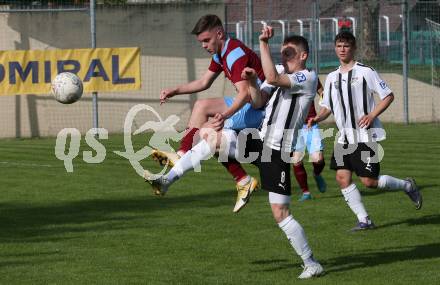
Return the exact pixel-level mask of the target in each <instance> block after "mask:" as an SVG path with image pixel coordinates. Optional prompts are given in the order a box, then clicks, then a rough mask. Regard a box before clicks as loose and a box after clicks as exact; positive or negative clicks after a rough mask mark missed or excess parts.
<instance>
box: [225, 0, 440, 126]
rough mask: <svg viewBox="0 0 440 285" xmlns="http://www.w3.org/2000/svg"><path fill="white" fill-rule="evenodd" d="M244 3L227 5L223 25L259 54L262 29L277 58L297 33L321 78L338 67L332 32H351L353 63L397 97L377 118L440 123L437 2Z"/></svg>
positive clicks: (439, 7)
mask: <svg viewBox="0 0 440 285" xmlns="http://www.w3.org/2000/svg"><path fill="white" fill-rule="evenodd" d="M247 2H248V3H246V1H238V0H230V1H226V3H227V4H226V14H225V15H226V23H227V27H228V32H229V34H230V35H231V36H232V37H237V38H240V39H241V40H243V41H245V42H246V43H247V44H248V45H253V46H254V48H255V49H256V50H258V44H257V40H258V35H259V31H260V30H261V25H262V24H263V23H268V24H271V25H272V26H273V27H274V29H275V33H276V37H275V39H274V43H275V44H273V47H272V48H273V54H274V55H276V54H278V53H277V52H276V51H277V50H278V49H279V46H280V44H281V41H282V39H283V37H284V36H285V35H287V34H298V35H302V36H304V37H306V38H307V39H308V40H309V43H310V44H311V47H312V56H311V57H310V60H309V65H310V67H314V68H315V69H317V70H318V71H319V72H320V74H322V77H325V74H327V73H328V72H330V71H332V70H334V69H335V68H337V66H338V65H339V63H338V59H337V57H336V55H335V52H334V42H333V41H334V38H335V36H336V34H337V33H338V32H340V31H341V30H348V31H351V32H352V33H353V34H354V35H355V36H356V39H357V44H358V52H357V55H356V59H357V60H358V61H361V62H363V63H365V64H368V65H371V66H373V67H374V68H375V69H377V70H378V71H379V72H380V73H381V74H382V76H383V77H384V78H385V80H386V81H387V82H388V83H389V84H390V85H391V86H392V87H393V90H394V93H395V95H396V100H395V102H394V103H393V105H392V106H391V108H390V110H389V111H387V112H386V113H384V114H383V116H382V118H383V119H384V120H386V121H394V122H417V121H436V122H438V121H440V115H439V111H440V89H439V87H440V84H439V79H440V78H439V69H440V67H439V65H440V56H439V53H440V45H439V44H438V37H436V35H437V34H436V32H433V30H436V29H437V30H438V24H436V23H439V22H440V1H416V0H408V1H404V0H393V1H374V0H373V1H361V0H358V1H350V0H344V1H330V0H327V1H324V0H321V1H319V0H304V1H282V0H271V1H258V0H254V1H247ZM249 2H252V5H251V6H249ZM249 11H252V13H249ZM425 19H429V21H430V22H428V21H427V20H425ZM251 22H252V23H253V24H252V28H251V29H249V28H248V27H249V26H250V23H251ZM427 23H433V24H431V25H430V26H429V25H428V24H427ZM404 24H406V25H404ZM404 27H406V31H407V32H405V29H404ZM430 27H432V28H431V29H430ZM436 27H437V28H436ZM249 30H252V31H253V32H252V34H250V33H249ZM406 54H407V57H405V55H406Z"/></svg>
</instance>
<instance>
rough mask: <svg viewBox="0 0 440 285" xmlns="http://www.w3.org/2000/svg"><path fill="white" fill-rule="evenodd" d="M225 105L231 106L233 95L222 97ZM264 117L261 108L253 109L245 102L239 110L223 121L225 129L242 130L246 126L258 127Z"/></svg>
mask: <svg viewBox="0 0 440 285" xmlns="http://www.w3.org/2000/svg"><path fill="white" fill-rule="evenodd" d="M224 99H225V103H226V106H228V108H229V107H231V105H232V103H233V102H234V98H233V97H224ZM263 118H264V110H263V109H254V108H252V106H251V104H249V103H246V105H244V106H243V107H242V108H241V109H240V110H238V111H237V112H236V113H235V114H234V115H232V116H231V117H230V118H229V119H227V120H226V121H225V126H224V128H225V129H231V130H243V129H246V128H255V129H256V128H259V127H260V125H261V122H262V121H263Z"/></svg>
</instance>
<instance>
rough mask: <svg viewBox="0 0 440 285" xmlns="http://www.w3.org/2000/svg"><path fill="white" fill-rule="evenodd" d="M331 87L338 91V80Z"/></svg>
mask: <svg viewBox="0 0 440 285" xmlns="http://www.w3.org/2000/svg"><path fill="white" fill-rule="evenodd" d="M333 86H335V89H339V81H338V80H336V81H334V82H333Z"/></svg>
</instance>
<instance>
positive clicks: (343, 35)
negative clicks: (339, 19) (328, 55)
mask: <svg viewBox="0 0 440 285" xmlns="http://www.w3.org/2000/svg"><path fill="white" fill-rule="evenodd" d="M336 42H346V43H349V44H350V45H351V46H352V47H356V38H355V37H354V36H353V34H352V33H350V32H347V31H344V32H340V33H339V34H337V35H336V37H335V44H336Z"/></svg>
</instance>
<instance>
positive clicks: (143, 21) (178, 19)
mask: <svg viewBox="0 0 440 285" xmlns="http://www.w3.org/2000/svg"><path fill="white" fill-rule="evenodd" d="M92 2H93V1H92ZM96 3H97V6H96V14H95V15H96V18H95V21H96V25H95V27H96V46H97V47H133V46H138V47H140V48H141V77H142V89H141V90H140V91H133V92H125V93H102V94H99V95H98V98H99V100H98V101H99V104H98V105H97V113H99V121H98V122H97V123H98V125H99V126H100V127H104V128H107V129H108V130H109V131H110V132H113V133H115V132H121V131H122V129H123V123H124V118H125V115H126V114H127V111H128V110H129V109H130V108H131V107H132V106H133V105H134V104H137V103H147V104H150V105H151V106H153V107H154V108H156V109H157V110H158V111H159V113H160V114H161V115H162V117H163V118H166V117H167V116H169V115H171V114H177V115H178V116H180V117H181V121H180V122H179V124H178V127H179V128H183V127H185V123H186V121H187V118H188V116H189V114H190V109H191V106H192V104H193V102H194V100H195V99H197V98H206V97H219V96H225V95H228V96H230V95H233V94H234V93H235V91H234V88H233V86H232V85H231V84H230V83H229V82H228V81H227V80H225V79H224V78H223V77H219V78H218V80H216V82H215V84H214V86H213V87H212V88H210V89H209V90H207V91H205V92H203V93H200V94H195V95H192V96H181V97H179V98H175V99H174V98H173V100H171V102H170V103H168V104H166V105H165V106H162V107H159V102H158V97H159V92H160V90H161V89H162V88H165V87H170V86H175V85H177V84H181V83H184V82H187V81H190V80H193V79H195V78H197V77H198V76H200V75H201V74H202V73H203V72H204V71H205V70H206V68H207V66H208V64H209V60H210V58H209V55H208V54H206V52H204V51H203V50H202V49H201V48H200V46H199V44H198V43H197V41H196V40H195V38H194V36H192V35H191V34H190V31H191V29H192V27H193V26H194V24H195V22H196V21H197V19H198V18H199V17H200V16H202V15H204V14H208V13H210V14H217V15H219V16H220V17H221V18H222V19H223V20H224V23H225V27H226V29H227V32H228V34H229V35H230V36H231V37H236V38H239V39H242V40H243V41H245V42H246V43H247V44H248V45H249V46H252V47H253V48H254V49H255V50H256V51H257V52H258V34H259V32H260V29H261V25H262V24H263V23H267V24H270V25H273V26H274V28H275V30H276V39H275V44H273V46H272V49H273V54H274V55H275V56H276V55H278V53H279V48H280V46H279V45H280V43H281V42H282V39H283V37H284V36H286V35H288V34H292V33H295V34H300V35H303V36H305V37H306V38H308V39H309V41H310V46H311V50H312V56H311V57H310V60H309V65H310V67H314V68H316V69H318V70H319V72H320V76H321V80H324V79H325V75H326V74H327V73H328V72H329V71H331V70H333V69H334V68H336V67H337V66H338V60H337V58H336V56H335V54H334V49H333V40H334V36H335V35H336V34H337V33H338V32H339V31H341V30H343V29H347V30H351V31H352V32H353V33H354V34H355V36H356V38H357V41H358V45H359V48H358V54H357V59H358V60H359V61H362V62H363V63H366V64H369V65H372V66H373V67H375V68H376V69H377V70H378V71H379V72H380V73H381V75H382V76H383V77H384V79H385V80H386V81H387V82H388V83H389V85H390V86H391V87H392V89H393V91H394V93H395V95H396V100H395V102H394V103H393V104H392V105H391V107H390V109H389V110H388V111H387V112H385V113H384V114H383V115H382V116H381V117H382V119H383V120H384V121H391V122H405V121H406V120H408V121H409V122H439V121H440V91H439V90H440V89H439V88H440V83H439V82H440V78H439V76H440V75H439V74H440V67H439V66H440V50H439V49H440V44H439V37H438V33H439V32H438V23H439V22H440V1H416V0H407V1H403V0H392V1H361V0H358V1H351V0H345V1H340V0H325V1H324V0H320V1H318V0H302V1H299V0H290V1H288V0H264V1H263V0H253V1H250V0H247V1H238V0H226V1H209V0H200V1H165V0H164V1H157V0H154V1H143V0H127V1H122V0H121V1H107V0H97V1H96ZM405 3H406V7H407V9H406V10H405V9H404V8H405ZM112 4H117V5H112ZM90 11H91V10H90V1H62V0H60V1H0V25H1V28H0V31H1V32H0V39H1V40H0V49H1V50H18V49H55V48H57V49H58V48H61V49H64V48H89V47H91V46H92V34H93V32H92V30H91V26H92V21H93V20H91V19H92V18H91V16H92V13H90ZM405 11H407V12H406V13H405ZM405 19H406V20H407V23H408V24H407V26H406V27H407V29H406V30H407V33H406V34H407V43H408V44H407V47H408V49H407V50H408V53H407V54H408V57H407V59H408V60H407V64H405V57H404V54H405V49H404V47H405V40H404V39H405V37H404V35H405V33H403V30H404V29H403V27H404V25H403V23H406V22H405ZM250 22H252V25H251V26H250V25H249V23H250ZM249 27H251V28H249ZM405 66H406V67H407V68H406V69H405ZM405 82H406V83H407V84H406V86H405ZM405 94H407V95H408V96H407V97H406V98H407V99H405V96H404V95H405ZM93 106H94V104H93V97H92V95H91V94H85V96H84V97H83V98H82V99H81V100H80V101H79V102H77V103H75V104H73V105H70V106H63V105H61V104H59V103H57V102H55V101H54V100H53V98H52V97H51V96H50V95H49V94H48V95H46V96H35V95H32V94H21V95H17V96H0V108H1V110H0V137H28V136H53V135H56V134H57V132H58V131H59V130H61V129H62V128H64V127H75V128H78V129H79V130H80V131H81V132H85V131H87V130H88V129H90V128H91V127H93V120H94V116H93ZM148 116H149V115H148V114H143V115H140V117H139V120H142V121H145V119H146V118H147V117H148Z"/></svg>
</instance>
